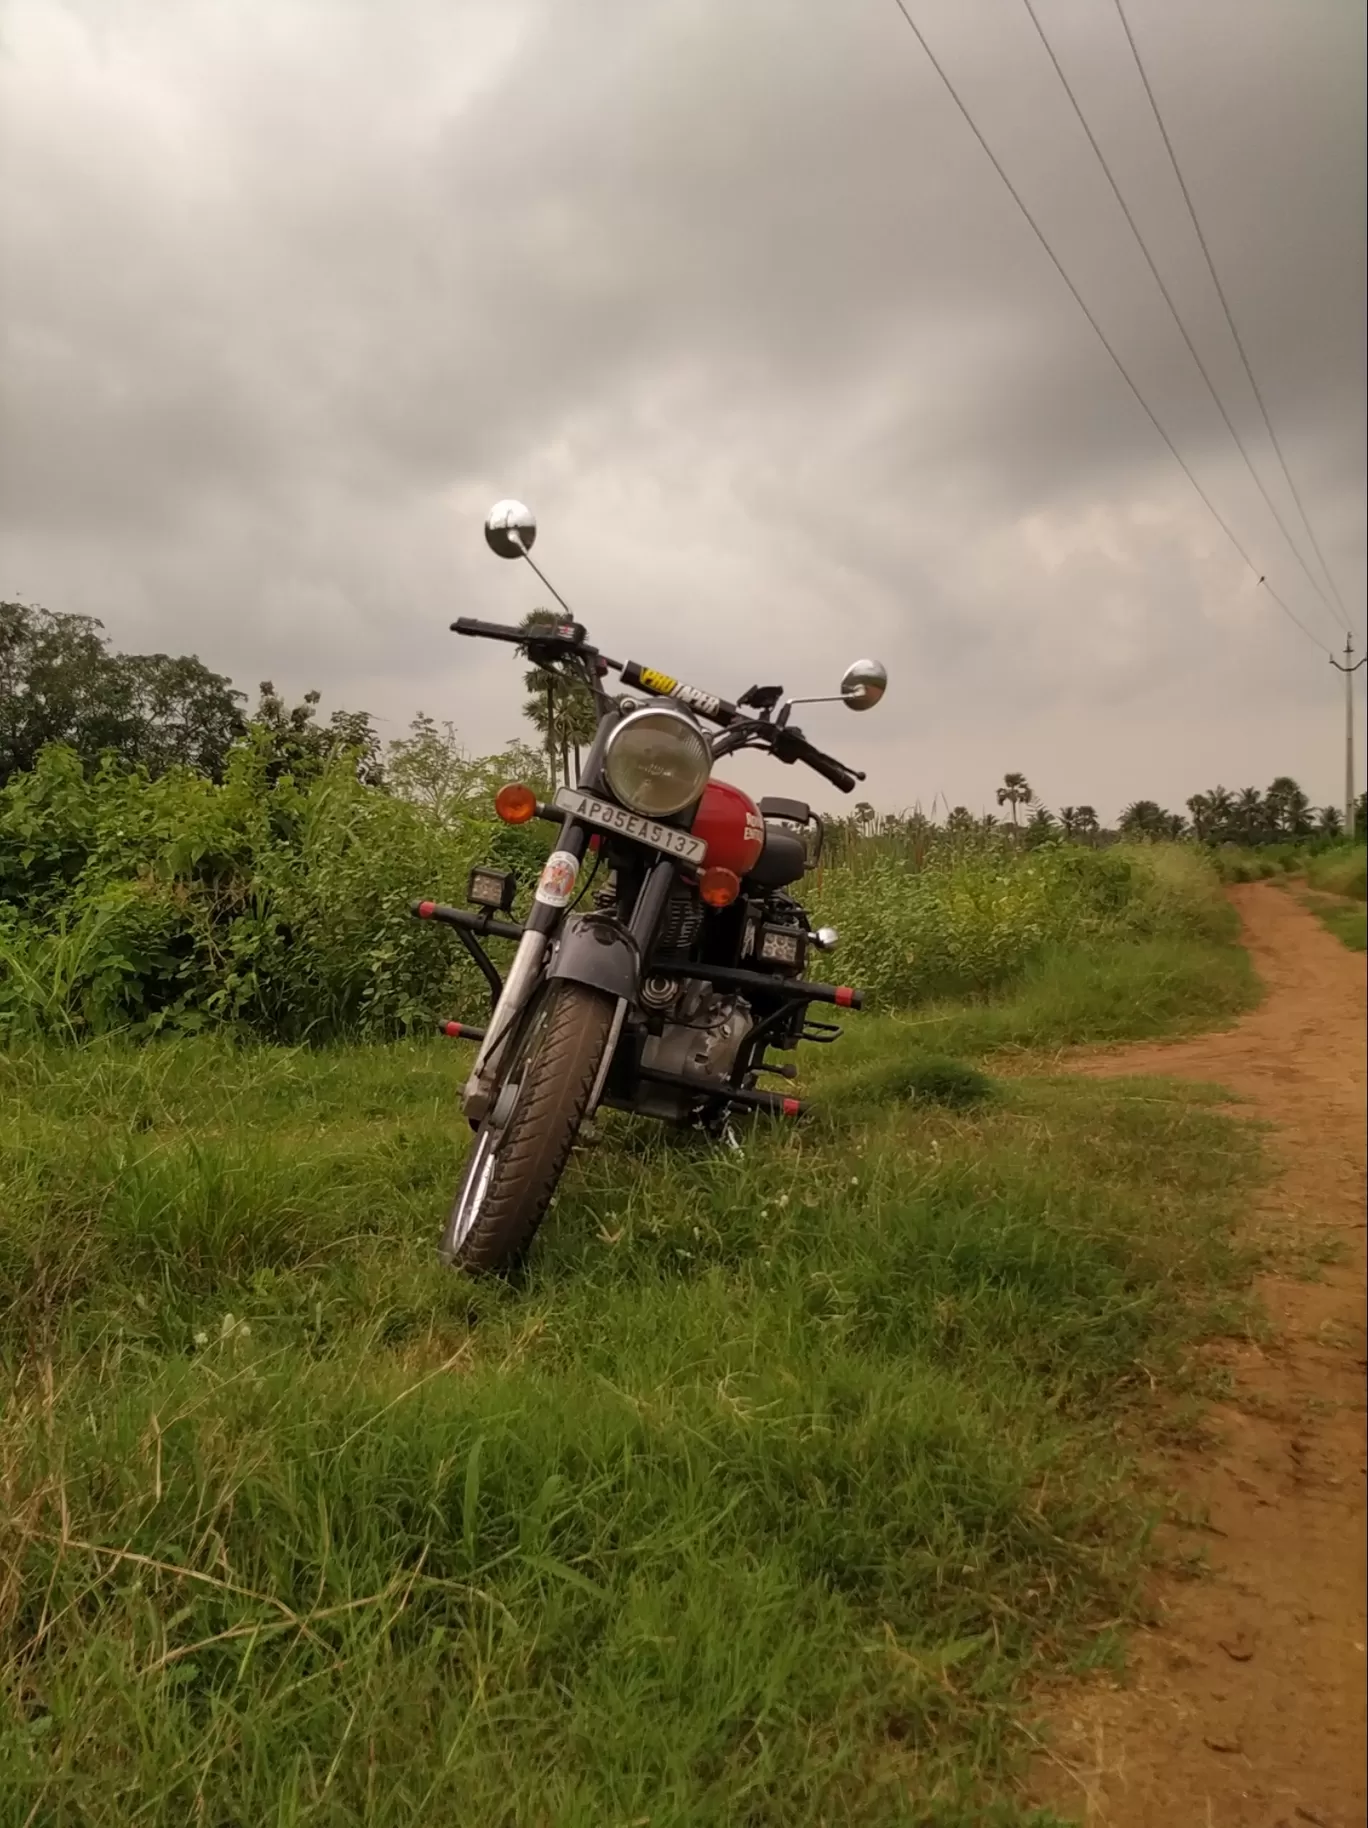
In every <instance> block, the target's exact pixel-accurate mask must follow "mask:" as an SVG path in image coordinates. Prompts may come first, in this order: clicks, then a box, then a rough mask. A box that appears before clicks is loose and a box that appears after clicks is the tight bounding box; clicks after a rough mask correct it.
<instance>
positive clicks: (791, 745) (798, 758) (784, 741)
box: [774, 730, 864, 793]
mask: <svg viewBox="0 0 1368 1828" xmlns="http://www.w3.org/2000/svg"><path fill="white" fill-rule="evenodd" d="M774 753H775V754H776V755H777V756H778V758H779V760H780V761H781V762H806V763H807V765H808V767H809V768H811V769H812V770H813V772H814V773H815V774H820V775H821V777H822V779H823V780H824V781H830V782H831V784H832V786H833V787H835V788H836V789H837V790H838V791H839V792H841V793H853V792H854V791H855V788H856V785H857V784H858V783H859V782H860V781H862V780H863V779H864V776H863V774H861V773H860V771H859V770H858V769H857V768H847V767H846V766H845V764H844V763H843V762H838V761H837V760H836V758H835V756H833V755H823V754H822V751H821V750H820V749H815V748H814V747H813V745H812V744H811V743H810V742H808V740H807V738H806V737H804V736H802V735H800V734H799V733H798V731H796V730H786V731H784V732H783V733H782V734H781V736H780V740H779V741H778V742H777V743H776V744H775V747H774Z"/></svg>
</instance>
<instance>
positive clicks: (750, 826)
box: [746, 812, 765, 844]
mask: <svg viewBox="0 0 1368 1828" xmlns="http://www.w3.org/2000/svg"><path fill="white" fill-rule="evenodd" d="M764 842H765V821H764V820H763V819H762V818H761V817H760V815H759V813H758V812H747V814H746V843H747V844H763V843H764Z"/></svg>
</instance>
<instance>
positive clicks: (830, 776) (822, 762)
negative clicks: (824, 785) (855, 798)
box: [802, 749, 864, 793]
mask: <svg viewBox="0 0 1368 1828" xmlns="http://www.w3.org/2000/svg"><path fill="white" fill-rule="evenodd" d="M802 759H803V761H805V762H806V763H807V765H808V767H809V768H812V769H814V770H815V771H816V772H817V773H818V774H820V775H821V776H822V778H823V779H824V780H827V781H830V782H831V784H832V786H833V787H835V788H836V789H837V790H838V792H840V793H854V791H855V788H856V785H857V783H858V782H860V781H862V780H863V779H864V776H863V775H862V774H852V773H851V771H850V770H849V768H845V767H843V766H842V765H841V763H840V762H838V761H834V760H833V759H832V757H831V756H829V755H823V754H822V752H821V751H820V750H819V749H814V750H813V752H812V754H811V755H805V756H803V758H802Z"/></svg>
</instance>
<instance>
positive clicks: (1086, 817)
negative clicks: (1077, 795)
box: [1074, 806, 1102, 844]
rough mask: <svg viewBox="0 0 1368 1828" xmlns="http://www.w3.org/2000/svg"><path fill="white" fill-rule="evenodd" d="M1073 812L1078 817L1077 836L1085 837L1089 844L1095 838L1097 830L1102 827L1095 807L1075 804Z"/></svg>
mask: <svg viewBox="0 0 1368 1828" xmlns="http://www.w3.org/2000/svg"><path fill="white" fill-rule="evenodd" d="M1074 812H1075V813H1076V815H1077V818H1078V835H1079V837H1080V838H1086V839H1087V840H1088V842H1089V843H1090V844H1091V843H1092V842H1093V841H1094V840H1095V839H1096V837H1097V834H1098V832H1099V831H1101V829H1102V825H1101V821H1100V820H1099V819H1098V817H1097V809H1096V807H1094V806H1076V807H1075V808H1074Z"/></svg>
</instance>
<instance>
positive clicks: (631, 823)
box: [556, 787, 708, 864]
mask: <svg viewBox="0 0 1368 1828" xmlns="http://www.w3.org/2000/svg"><path fill="white" fill-rule="evenodd" d="M556 805H557V807H558V808H559V809H560V811H561V812H568V813H573V814H574V816H575V817H576V818H577V819H583V821H584V823H585V824H586V825H597V826H598V827H599V829H600V830H601V831H611V832H617V833H618V834H619V835H620V836H621V837H624V838H633V839H635V840H636V842H637V843H638V844H646V845H649V846H650V848H651V849H652V850H655V851H663V852H664V853H665V855H666V856H667V857H678V858H679V860H680V862H681V863H692V864H699V863H702V861H703V859H704V858H705V857H706V856H707V854H708V847H707V845H706V843H705V842H704V841H703V839H702V838H695V837H694V835H693V833H692V832H687V831H676V829H675V828H674V826H673V825H662V824H661V823H660V821H659V820H658V819H646V818H643V817H642V815H641V814H640V813H639V812H628V811H627V808H626V807H625V806H615V805H614V804H613V802H612V801H611V800H601V799H599V797H598V795H597V794H592V793H581V792H580V791H579V789H578V788H577V787H562V788H561V790H560V792H559V793H558V794H557V795H556Z"/></svg>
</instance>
